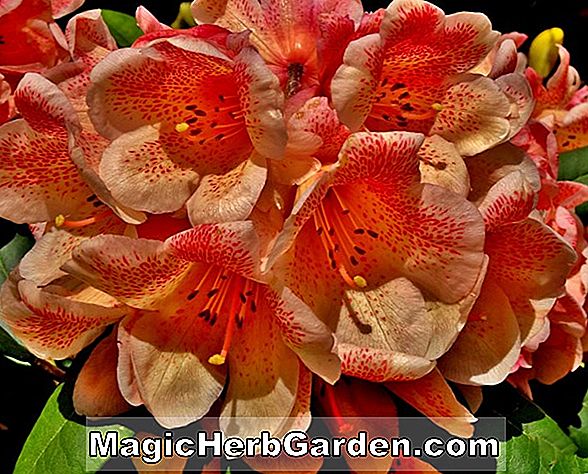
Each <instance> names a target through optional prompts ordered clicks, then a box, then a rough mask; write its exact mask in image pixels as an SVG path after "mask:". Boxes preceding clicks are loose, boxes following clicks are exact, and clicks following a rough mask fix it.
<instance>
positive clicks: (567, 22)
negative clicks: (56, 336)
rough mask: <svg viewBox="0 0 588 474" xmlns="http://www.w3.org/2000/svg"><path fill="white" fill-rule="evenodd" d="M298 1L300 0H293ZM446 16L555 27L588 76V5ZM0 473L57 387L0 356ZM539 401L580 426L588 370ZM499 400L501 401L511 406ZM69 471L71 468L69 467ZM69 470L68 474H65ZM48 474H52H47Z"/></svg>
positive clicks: (370, 5) (152, 3)
mask: <svg viewBox="0 0 588 474" xmlns="http://www.w3.org/2000/svg"><path fill="white" fill-rule="evenodd" d="M293 1H296V0H293ZM179 3H180V2H179V1H174V0H170V1H162V0H145V1H143V2H142V3H141V2H135V1H120V0H87V1H86V3H85V6H84V7H83V9H91V8H109V9H112V10H118V11H124V12H126V13H129V14H133V13H134V11H135V9H136V8H137V6H138V5H140V4H143V5H144V6H146V7H147V8H148V9H149V10H150V11H151V12H153V13H154V14H156V16H158V18H159V19H160V20H161V21H163V22H165V23H169V22H171V21H172V20H173V19H174V18H175V16H176V14H177V8H178V5H179ZM434 3H436V4H437V5H439V6H440V7H441V8H443V9H444V10H445V12H446V13H453V12H457V11H464V10H467V11H479V12H483V13H485V14H487V15H488V16H489V17H490V19H491V20H492V23H493V25H494V28H495V29H497V30H499V31H502V32H509V31H519V32H522V33H527V34H529V36H531V37H532V36H534V35H536V34H537V33H538V32H540V31H542V30H544V29H546V28H551V27H554V26H559V27H562V28H563V29H564V30H565V32H566V39H565V45H566V47H567V48H568V49H569V50H570V52H571V54H572V64H573V65H575V66H576V67H577V68H578V70H579V71H580V73H581V75H583V76H585V77H588V55H587V54H586V53H585V50H584V47H585V46H586V45H587V43H588V42H587V37H588V1H581V0H559V1H547V0H534V1H533V0H510V1H503V0H478V1H473V0H470V1H468V0H439V1H436V2H434ZM386 4H387V2H381V1H367V2H364V6H365V9H366V10H374V9H376V8H379V7H384V6H386ZM16 230H19V231H20V232H26V229H25V228H23V227H22V226H21V227H17V226H14V225H12V224H10V223H8V222H5V221H2V220H0V246H1V245H4V244H5V243H6V242H8V241H9V240H10V239H11V238H12V236H13V235H14V232H15V231H16ZM0 383H1V385H0V424H3V425H6V427H7V428H8V431H2V429H1V427H2V426H1V425H0V474H4V473H9V472H11V471H12V467H11V466H12V465H13V463H14V461H15V460H16V457H17V456H18V453H19V451H20V449H21V447H22V445H23V443H24V440H25V439H26V436H27V435H28V433H29V432H30V430H31V428H32V425H33V423H34V421H35V420H36V418H37V417H38V415H39V413H40V411H41V410H42V408H43V405H44V403H45V401H46V399H47V398H48V397H49V395H50V394H51V392H52V391H53V388H54V384H53V382H52V381H51V380H50V378H49V377H48V376H47V375H45V374H44V373H43V372H41V371H40V370H39V369H35V368H30V367H21V366H17V365H15V364H13V363H12V362H9V361H8V360H6V359H5V358H3V357H0ZM533 386H534V393H535V396H536V401H537V402H538V404H539V405H540V406H541V407H543V408H544V409H545V410H546V411H547V413H548V414H550V415H551V416H553V417H554V418H555V419H556V420H557V421H558V422H559V423H560V424H561V425H562V426H563V427H567V426H569V425H570V424H572V423H574V424H577V423H578V419H577V416H576V414H577V413H578V411H579V409H580V406H581V401H582V398H583V396H584V394H585V392H586V389H587V388H588V376H587V371H586V370H583V369H582V370H579V371H577V372H576V373H574V374H571V375H569V376H568V377H566V378H565V379H564V380H562V381H560V382H558V383H556V384H555V385H553V386H551V387H545V386H540V385H539V384H534V385H533ZM486 393H487V395H489V396H487V399H494V400H495V399H496V398H498V397H502V398H504V396H501V392H500V391H498V392H497V391H496V390H494V389H492V388H489V389H486ZM506 397H507V399H506V400H499V402H498V403H508V396H506ZM64 469H67V468H66V467H65V466H64ZM65 472H66V471H64V473H65ZM48 474H49V473H48Z"/></svg>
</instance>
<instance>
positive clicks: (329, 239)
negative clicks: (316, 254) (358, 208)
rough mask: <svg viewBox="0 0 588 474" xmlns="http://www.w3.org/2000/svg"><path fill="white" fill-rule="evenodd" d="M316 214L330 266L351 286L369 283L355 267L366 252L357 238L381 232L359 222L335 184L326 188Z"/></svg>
mask: <svg viewBox="0 0 588 474" xmlns="http://www.w3.org/2000/svg"><path fill="white" fill-rule="evenodd" d="M313 218H314V226H315V230H316V233H317V234H318V235H319V237H320V239H321V243H322V244H323V247H324V248H325V250H326V253H327V258H328V260H329V264H330V265H331V268H332V269H333V270H337V271H338V272H339V274H340V275H341V277H342V278H343V280H344V281H345V283H347V285H349V286H350V287H352V288H356V289H357V288H365V287H367V286H368V282H367V280H366V279H365V278H364V277H363V276H361V275H359V274H357V272H356V271H355V270H356V269H357V267H358V266H359V264H360V259H361V258H362V257H363V256H364V255H365V254H366V253H367V252H366V250H365V249H364V248H363V247H361V246H360V245H359V243H358V242H357V238H358V237H359V236H364V235H367V236H369V237H371V238H372V239H377V238H378V233H377V232H375V231H374V230H372V229H364V228H363V227H360V226H359V225H358V224H357V217H356V216H355V215H354V213H353V212H352V210H351V208H350V206H348V205H347V204H346V203H345V201H344V199H343V197H342V196H341V193H339V192H337V190H336V189H335V188H330V189H329V190H328V191H327V194H326V196H325V198H324V199H323V200H322V202H321V204H320V205H319V207H318V209H317V210H316V211H315V212H314V215H313Z"/></svg>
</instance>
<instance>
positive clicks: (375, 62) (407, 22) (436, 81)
mask: <svg viewBox="0 0 588 474" xmlns="http://www.w3.org/2000/svg"><path fill="white" fill-rule="evenodd" d="M497 36H498V33H496V32H493V31H492V29H491V26H490V22H489V21H488V19H487V18H486V17H485V16H483V15H478V14H473V13H458V14H455V15H449V16H447V17H445V15H444V14H443V12H442V11H441V10H440V9H438V8H437V7H435V6H433V5H431V4H430V3H427V2H424V1H421V0H401V1H395V2H393V3H392V4H391V5H390V6H389V7H388V9H387V11H386V14H385V16H384V19H383V22H382V28H381V32H380V35H379V36H375V35H373V36H367V37H364V38H361V39H359V40H357V41H355V42H352V43H351V44H350V46H349V48H348V50H347V51H346V53H345V57H344V65H343V66H342V67H341V68H340V69H339V71H338V72H337V74H336V75H335V78H334V79H333V91H334V94H333V102H334V104H335V108H336V109H337V112H338V113H339V116H340V117H341V119H342V121H343V122H344V123H345V124H346V125H348V126H349V127H350V128H352V129H353V130H356V129H357V128H358V127H359V125H361V124H362V123H363V121H364V120H365V121H366V122H365V124H366V126H367V127H368V128H369V129H370V130H378V131H387V130H394V129H396V130H398V129H405V130H411V131H423V132H428V131H429V129H430V127H431V126H432V124H433V122H434V120H435V116H436V114H435V110H434V109H433V106H434V104H437V103H439V102H440V101H441V100H442V99H443V95H444V94H445V91H446V90H447V87H448V80H449V79H451V78H452V77H453V76H455V75H457V74H460V73H464V72H467V71H468V70H470V69H471V68H473V67H474V66H476V65H477V64H478V63H479V62H481V61H482V59H484V57H485V56H486V55H487V54H488V52H489V51H490V49H491V48H492V46H493V45H494V42H495V41H496V39H497ZM425 52H426V53H425ZM423 58H425V59H423ZM366 119H367V120H366Z"/></svg>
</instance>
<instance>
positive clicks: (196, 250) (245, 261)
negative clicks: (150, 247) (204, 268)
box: [167, 221, 259, 277]
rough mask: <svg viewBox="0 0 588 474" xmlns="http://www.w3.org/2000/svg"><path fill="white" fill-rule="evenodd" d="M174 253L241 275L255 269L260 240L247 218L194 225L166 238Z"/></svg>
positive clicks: (184, 258) (246, 274) (253, 272)
mask: <svg viewBox="0 0 588 474" xmlns="http://www.w3.org/2000/svg"><path fill="white" fill-rule="evenodd" d="M167 245H168V247H169V249H171V250H172V252H173V253H174V255H175V256H177V257H179V258H181V259H183V260H189V261H191V262H202V263H206V264H208V265H219V266H221V267H224V268H227V269H229V270H231V271H233V272H235V273H237V274H239V275H241V276H246V277H250V276H253V275H254V274H255V273H256V271H257V260H258V259H259V241H258V238H257V234H256V233H255V229H254V227H253V224H252V223H251V222H250V221H243V222H231V223H226V224H210V225H201V226H197V227H195V228H194V229H191V230H187V231H185V232H182V233H180V234H177V235H175V236H172V237H170V238H169V239H168V241H167Z"/></svg>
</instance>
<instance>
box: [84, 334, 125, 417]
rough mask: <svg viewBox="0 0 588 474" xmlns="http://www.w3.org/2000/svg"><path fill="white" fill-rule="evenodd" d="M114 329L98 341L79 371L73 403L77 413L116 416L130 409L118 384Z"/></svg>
mask: <svg viewBox="0 0 588 474" xmlns="http://www.w3.org/2000/svg"><path fill="white" fill-rule="evenodd" d="M117 362H118V348H117V345H116V330H113V331H112V333H111V334H110V335H109V336H107V337H106V338H105V339H103V340H102V341H100V342H99V343H98V345H97V346H96V347H95V348H94V350H93V351H92V353H91V354H90V357H89V358H88V360H87V361H86V362H85V364H84V366H83V367H82V370H81V371H80V373H79V374H78V378H77V379H76V383H75V386H74V392H73V404H74V407H75V410H76V412H77V413H79V414H80V415H85V416H100V417H103V416H116V415H120V414H121V413H123V412H125V411H128V410H130V409H131V406H130V405H129V404H128V403H127V402H126V400H125V399H124V398H123V396H122V394H121V393H120V390H119V388H118V381H117V375H116V373H117V372H116V371H117V368H116V367H117Z"/></svg>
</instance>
